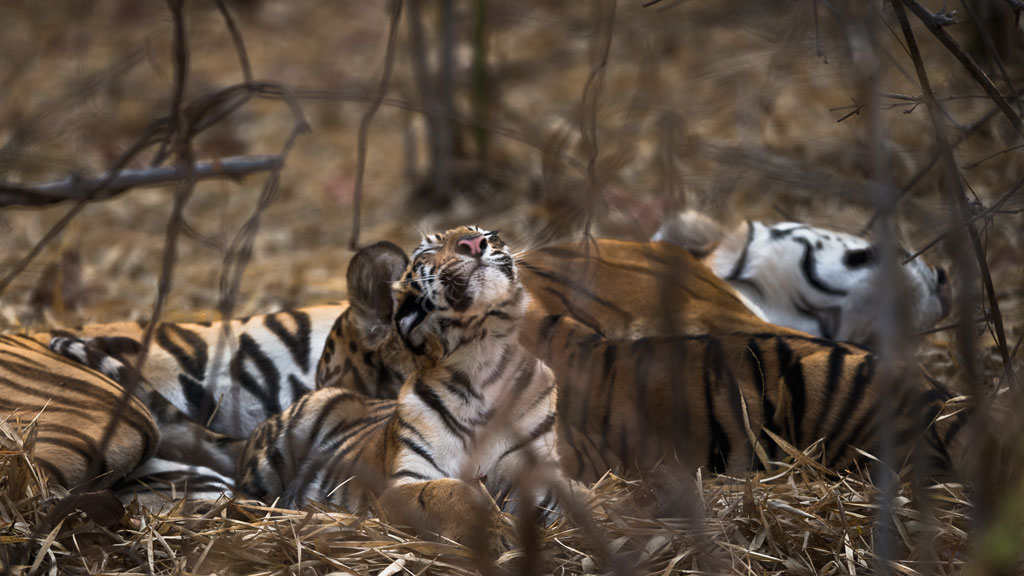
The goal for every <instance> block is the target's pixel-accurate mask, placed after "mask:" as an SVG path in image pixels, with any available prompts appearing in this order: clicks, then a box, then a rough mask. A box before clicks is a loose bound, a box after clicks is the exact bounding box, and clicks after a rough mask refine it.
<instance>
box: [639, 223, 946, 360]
mask: <svg viewBox="0 0 1024 576" xmlns="http://www.w3.org/2000/svg"><path fill="white" fill-rule="evenodd" d="M652 240H653V241H656V242H659V241H660V242H671V243H673V244H676V245H679V246H682V247H684V248H687V249H688V250H691V251H693V252H694V254H696V255H697V256H699V257H701V258H702V260H703V261H704V263H705V264H707V265H708V266H709V267H710V268H711V269H712V270H713V271H714V273H715V274H716V275H717V276H718V277H720V278H722V279H724V280H725V281H727V282H728V283H729V284H731V285H732V286H733V287H734V288H736V290H737V291H739V292H740V294H742V295H743V296H744V297H745V298H746V299H748V301H749V302H750V308H751V310H752V311H754V313H756V314H758V315H759V316H761V318H762V319H764V320H767V321H768V322H771V323H773V324H779V325H782V326H788V327H790V328H795V329H797V330H802V331H804V332H807V333H808V334H813V335H815V336H821V337H823V338H829V339H831V340H842V341H847V342H854V343H857V344H861V345H871V344H872V343H874V342H877V329H878V326H879V318H878V306H877V301H878V290H880V289H881V287H882V285H883V284H882V282H881V280H882V278H881V269H880V268H879V266H878V264H879V262H878V254H877V248H876V247H875V246H873V245H872V244H871V243H870V242H868V241H867V240H865V239H864V238H860V237H858V236H853V235H850V234H845V233H843V232H837V231H834V230H827V229H824V228H813V227H811V226H808V225H806V224H802V223H799V222H781V223H777V224H764V223H762V222H757V221H747V222H744V223H743V224H741V225H739V226H738V227H736V228H735V229H733V230H731V231H728V232H726V231H724V230H722V229H721V227H720V225H719V224H718V223H717V222H715V221H713V220H711V219H710V218H708V217H707V216H704V215H703V214H700V213H698V212H694V211H686V212H682V213H680V214H678V215H676V216H675V217H674V218H672V219H670V220H668V221H667V222H666V223H665V224H663V225H662V227H661V228H660V229H659V230H658V231H657V232H656V233H655V234H654V236H653V238H652ZM900 253H901V254H902V256H903V257H904V258H905V257H907V256H909V254H908V253H907V252H906V251H905V250H902V249H901V250H900ZM899 271H900V272H899V274H898V277H897V278H896V279H895V280H896V282H897V285H898V286H900V288H901V289H902V297H903V301H905V302H906V303H907V304H908V306H907V309H908V311H909V318H908V321H909V327H910V329H912V330H914V331H921V330H927V329H928V328H931V327H932V326H934V325H935V323H936V322H938V321H939V320H940V319H941V318H943V317H944V316H945V315H946V314H947V313H948V312H949V309H950V306H951V303H952V292H951V290H950V286H949V282H948V280H947V278H946V272H945V270H943V269H942V268H940V267H932V266H929V265H928V264H927V263H925V262H924V260H922V259H921V258H915V259H913V260H911V261H909V262H906V263H905V264H904V265H903V266H901V267H900V268H899Z"/></svg>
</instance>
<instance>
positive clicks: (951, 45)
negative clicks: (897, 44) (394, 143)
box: [900, 0, 1024, 136]
mask: <svg viewBox="0 0 1024 576" xmlns="http://www.w3.org/2000/svg"><path fill="white" fill-rule="evenodd" d="M900 1H901V2H902V3H903V5H905V6H906V7H907V8H909V9H910V11H911V12H913V13H914V15H915V16H917V18H918V19H919V20H920V21H921V22H923V23H924V25H925V26H926V27H927V28H928V31H929V32H931V33H932V36H935V38H936V39H937V40H938V41H939V42H941V43H942V44H943V45H944V46H945V47H946V49H947V50H949V51H950V53H952V54H953V56H955V57H956V59H957V60H959V61H960V63H961V64H962V65H963V66H964V68H966V69H967V71H968V72H969V73H970V74H971V76H972V77H973V78H974V80H975V81H976V82H977V83H978V84H979V85H980V86H981V87H982V89H983V90H985V93H986V94H988V95H989V96H990V97H991V98H992V101H993V102H995V104H996V106H998V107H999V111H1000V112H1002V113H1003V116H1006V119H1007V120H1009V121H1010V124H1011V125H1012V126H1013V128H1014V129H1015V130H1016V131H1017V133H1018V134H1020V135H1021V136H1024V122H1022V121H1021V119H1020V116H1018V115H1017V113H1016V112H1014V111H1013V108H1010V105H1009V104H1008V103H1007V100H1006V98H1005V97H1004V96H1003V95H1002V94H1000V93H999V90H998V89H997V88H996V87H995V85H994V84H993V83H992V80H990V79H989V77H988V75H987V74H985V71H984V70H982V69H981V66H978V63H977V62H975V61H974V58H971V55H970V54H968V53H967V52H965V51H964V49H963V48H961V47H960V45H959V44H957V43H956V40H954V39H953V37H952V36H950V35H949V34H948V33H946V31H945V30H943V26H945V25H946V24H948V22H946V20H945V19H944V18H940V16H944V14H932V13H931V12H929V11H928V9H926V8H925V7H924V6H921V5H920V4H919V3H918V2H917V0H900ZM907 26H908V28H907V30H905V31H904V33H905V34H906V33H907V32H908V31H909V24H908V25H907Z"/></svg>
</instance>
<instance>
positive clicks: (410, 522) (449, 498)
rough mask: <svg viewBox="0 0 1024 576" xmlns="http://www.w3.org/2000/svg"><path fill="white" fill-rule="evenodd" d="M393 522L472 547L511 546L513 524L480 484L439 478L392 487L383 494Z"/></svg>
mask: <svg viewBox="0 0 1024 576" xmlns="http://www.w3.org/2000/svg"><path fill="white" fill-rule="evenodd" d="M380 504H381V508H382V509H383V512H384V514H385V515H386V516H387V519H388V521H389V522H394V523H397V524H402V525H406V526H412V527H413V528H415V529H417V530H423V531H428V532H433V533H436V534H438V535H439V536H441V537H442V538H448V539H451V540H455V541H456V542H458V543H460V544H462V545H464V546H467V547H469V548H470V549H472V550H476V551H481V552H486V553H488V554H492V555H493V554H495V553H497V552H500V551H501V550H502V549H503V548H507V547H508V545H507V544H506V542H508V534H509V527H508V526H505V525H504V522H503V520H502V517H501V512H500V511H499V510H498V507H497V506H496V505H495V504H494V501H493V500H492V499H491V497H490V496H489V495H488V494H487V492H486V491H485V490H484V489H483V488H482V487H481V486H480V485H479V484H476V485H474V484H470V483H468V482H464V481H462V480H459V479H456V478H438V479H436V480H425V481H418V482H408V483H405V484H399V485H395V486H391V487H390V488H388V489H387V490H385V491H384V493H383V494H381V496H380Z"/></svg>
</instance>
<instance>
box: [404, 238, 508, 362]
mask: <svg viewBox="0 0 1024 576" xmlns="http://www.w3.org/2000/svg"><path fill="white" fill-rule="evenodd" d="M393 293H394V295H395V301H396V312H395V326H396V327H397V329H398V334H399V335H400V336H401V338H402V339H403V340H404V341H405V342H406V344H407V345H408V346H409V347H410V348H411V349H412V350H413V351H414V352H416V353H417V354H423V355H425V356H427V357H429V358H433V359H438V358H443V357H445V356H447V355H448V354H450V353H452V352H453V351H454V350H456V349H458V348H460V347H461V346H462V345H463V344H465V343H467V342H470V341H472V340H475V339H479V338H481V337H485V336H486V335H487V330H488V327H489V326H488V322H487V320H489V319H492V318H494V319H498V320H504V321H513V322H512V323H511V326H514V325H515V322H514V320H516V319H518V318H522V316H523V313H524V311H525V307H526V292H525V290H524V289H523V286H522V284H521V283H520V281H519V275H518V272H517V271H516V266H515V261H514V259H513V257H512V254H511V253H510V252H509V250H508V247H507V246H506V245H505V243H504V242H503V241H502V240H501V238H499V237H498V233H497V232H489V231H486V230H482V229H480V228H477V227H475V226H464V227H460V228H455V229H452V230H449V231H447V232H444V233H441V234H433V235H430V236H427V237H426V238H424V239H423V241H422V242H421V243H420V245H419V246H418V247H417V248H416V250H414V251H413V253H412V258H411V260H410V262H409V266H408V267H407V268H406V270H405V273H404V274H403V275H402V277H401V279H400V280H399V281H398V282H396V283H395V284H394V286H393Z"/></svg>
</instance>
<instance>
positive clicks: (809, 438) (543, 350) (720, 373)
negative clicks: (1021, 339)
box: [522, 240, 968, 480]
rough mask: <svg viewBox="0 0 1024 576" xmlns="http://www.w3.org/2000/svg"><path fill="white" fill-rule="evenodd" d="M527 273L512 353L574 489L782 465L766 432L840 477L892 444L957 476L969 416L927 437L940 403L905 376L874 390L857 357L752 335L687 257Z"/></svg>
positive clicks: (869, 363) (612, 259) (546, 254)
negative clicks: (661, 473) (544, 408)
mask: <svg viewBox="0 0 1024 576" xmlns="http://www.w3.org/2000/svg"><path fill="white" fill-rule="evenodd" d="M525 260H526V262H525V263H524V265H523V266H522V269H523V281H524V284H525V285H526V286H527V287H528V289H529V290H530V291H531V293H532V294H535V295H536V294H541V296H539V297H538V298H537V305H536V306H533V307H531V309H530V311H529V313H528V316H527V326H526V327H525V328H524V330H523V333H522V334H523V336H522V337H523V340H524V343H525V345H526V346H527V347H528V348H529V349H530V350H531V351H533V352H534V353H535V354H537V356H538V357H539V358H540V359H542V360H544V361H545V362H547V363H548V364H549V365H550V366H551V368H552V369H553V370H554V371H555V373H556V375H557V379H558V390H559V403H558V412H559V417H560V422H561V425H562V426H563V427H564V429H563V430H562V438H563V439H565V440H566V442H564V443H563V444H562V453H563V462H564V463H565V465H566V466H567V469H568V470H569V473H570V474H571V475H574V476H576V477H577V478H580V479H586V480H596V478H597V477H599V476H600V475H601V474H603V473H604V471H605V470H608V469H613V470H623V469H639V470H643V469H645V468H647V467H649V466H651V465H653V464H654V463H656V462H657V461H658V460H659V459H661V458H662V457H664V456H665V455H667V454H671V453H673V452H675V453H677V454H682V455H684V457H685V459H686V464H687V465H688V466H710V467H712V468H713V469H716V470H719V471H726V470H728V471H739V470H747V469H751V468H758V467H761V466H762V465H765V464H766V462H764V461H762V458H766V459H768V460H777V458H778V456H781V454H780V453H779V452H778V446H777V443H776V442H774V441H772V440H771V439H770V436H769V434H768V433H769V432H771V433H772V434H775V435H777V436H778V437H779V438H781V439H783V440H785V441H786V442H788V443H789V444H792V445H793V446H795V447H797V448H799V449H802V448H804V447H806V446H807V445H809V444H811V443H813V442H815V441H817V440H819V439H824V447H823V448H824V451H825V452H824V460H825V464H826V465H827V466H828V467H829V468H832V469H836V470H842V469H845V468H847V467H849V466H851V465H853V463H854V461H855V460H856V459H857V458H858V456H859V453H858V452H857V449H862V450H866V451H872V450H875V449H876V448H878V447H879V445H880V442H881V440H882V435H883V434H890V433H891V434H892V438H893V439H894V442H893V444H894V452H893V456H894V460H893V462H896V463H897V464H899V463H902V461H903V458H905V457H906V455H907V454H908V453H909V452H910V450H911V449H912V448H913V447H914V446H915V445H921V449H922V451H923V452H924V453H926V455H927V457H928V458H929V459H930V460H931V464H932V465H933V467H934V469H935V470H938V471H940V472H946V473H949V472H954V473H955V470H956V468H957V466H958V465H959V464H960V460H961V459H962V457H963V453H964V450H965V447H964V441H963V437H962V434H961V431H962V428H963V425H964V423H965V422H966V420H967V418H968V413H967V412H960V413H957V414H954V415H952V416H950V417H947V418H943V419H941V421H936V418H935V416H936V415H937V414H938V413H939V411H940V409H942V407H943V406H944V404H945V401H946V400H948V399H950V398H951V394H949V393H948V392H947V391H946V390H943V389H942V388H940V387H938V386H936V385H934V384H932V383H931V382H929V381H927V380H926V379H924V378H923V377H921V376H920V375H918V374H916V373H914V372H913V370H911V369H910V368H908V367H902V368H900V369H899V370H898V371H897V372H896V373H894V374H891V375H886V374H883V371H882V370H880V369H879V360H878V358H877V357H876V356H875V355H873V354H872V353H871V352H869V351H867V350H865V349H863V348H861V347H859V346H856V345H853V344H845V343H839V342H834V341H831V340H827V339H823V338H817V337H812V336H809V335H807V334H805V333H802V332H798V331H796V330H792V329H788V328H785V327H781V326H776V325H773V324H768V323H766V322H764V321H762V320H760V319H759V318H757V317H756V316H754V315H753V314H752V313H751V312H750V311H749V310H747V309H746V307H745V306H744V304H743V303H742V301H741V300H740V299H738V298H737V297H736V295H735V292H734V291H733V290H732V289H731V288H730V287H729V286H727V285H726V284H725V283H724V282H723V281H722V280H720V279H719V278H717V277H716V276H714V275H713V274H712V273H711V272H710V270H708V269H707V268H706V267H704V266H703V265H701V264H700V263H699V262H697V261H696V259H695V258H694V257H693V256H692V255H691V254H689V253H688V252H687V251H685V250H682V249H680V248H678V247H675V246H671V245H668V244H662V243H653V244H648V243H628V242H616V241H606V240H598V241H596V242H594V243H592V245H590V246H586V245H583V244H576V245H570V246H566V247H559V248H555V249H548V250H539V251H536V252H533V253H530V254H528V255H527V256H526V257H525ZM638 293H639V294H640V295H639V296H638V295H637V294H638ZM886 410H888V411H889V414H891V416H892V419H891V420H885V421H883V420H882V419H881V416H882V415H883V414H885V413H886ZM759 452H760V454H758V453H759ZM933 471H934V470H933Z"/></svg>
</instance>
